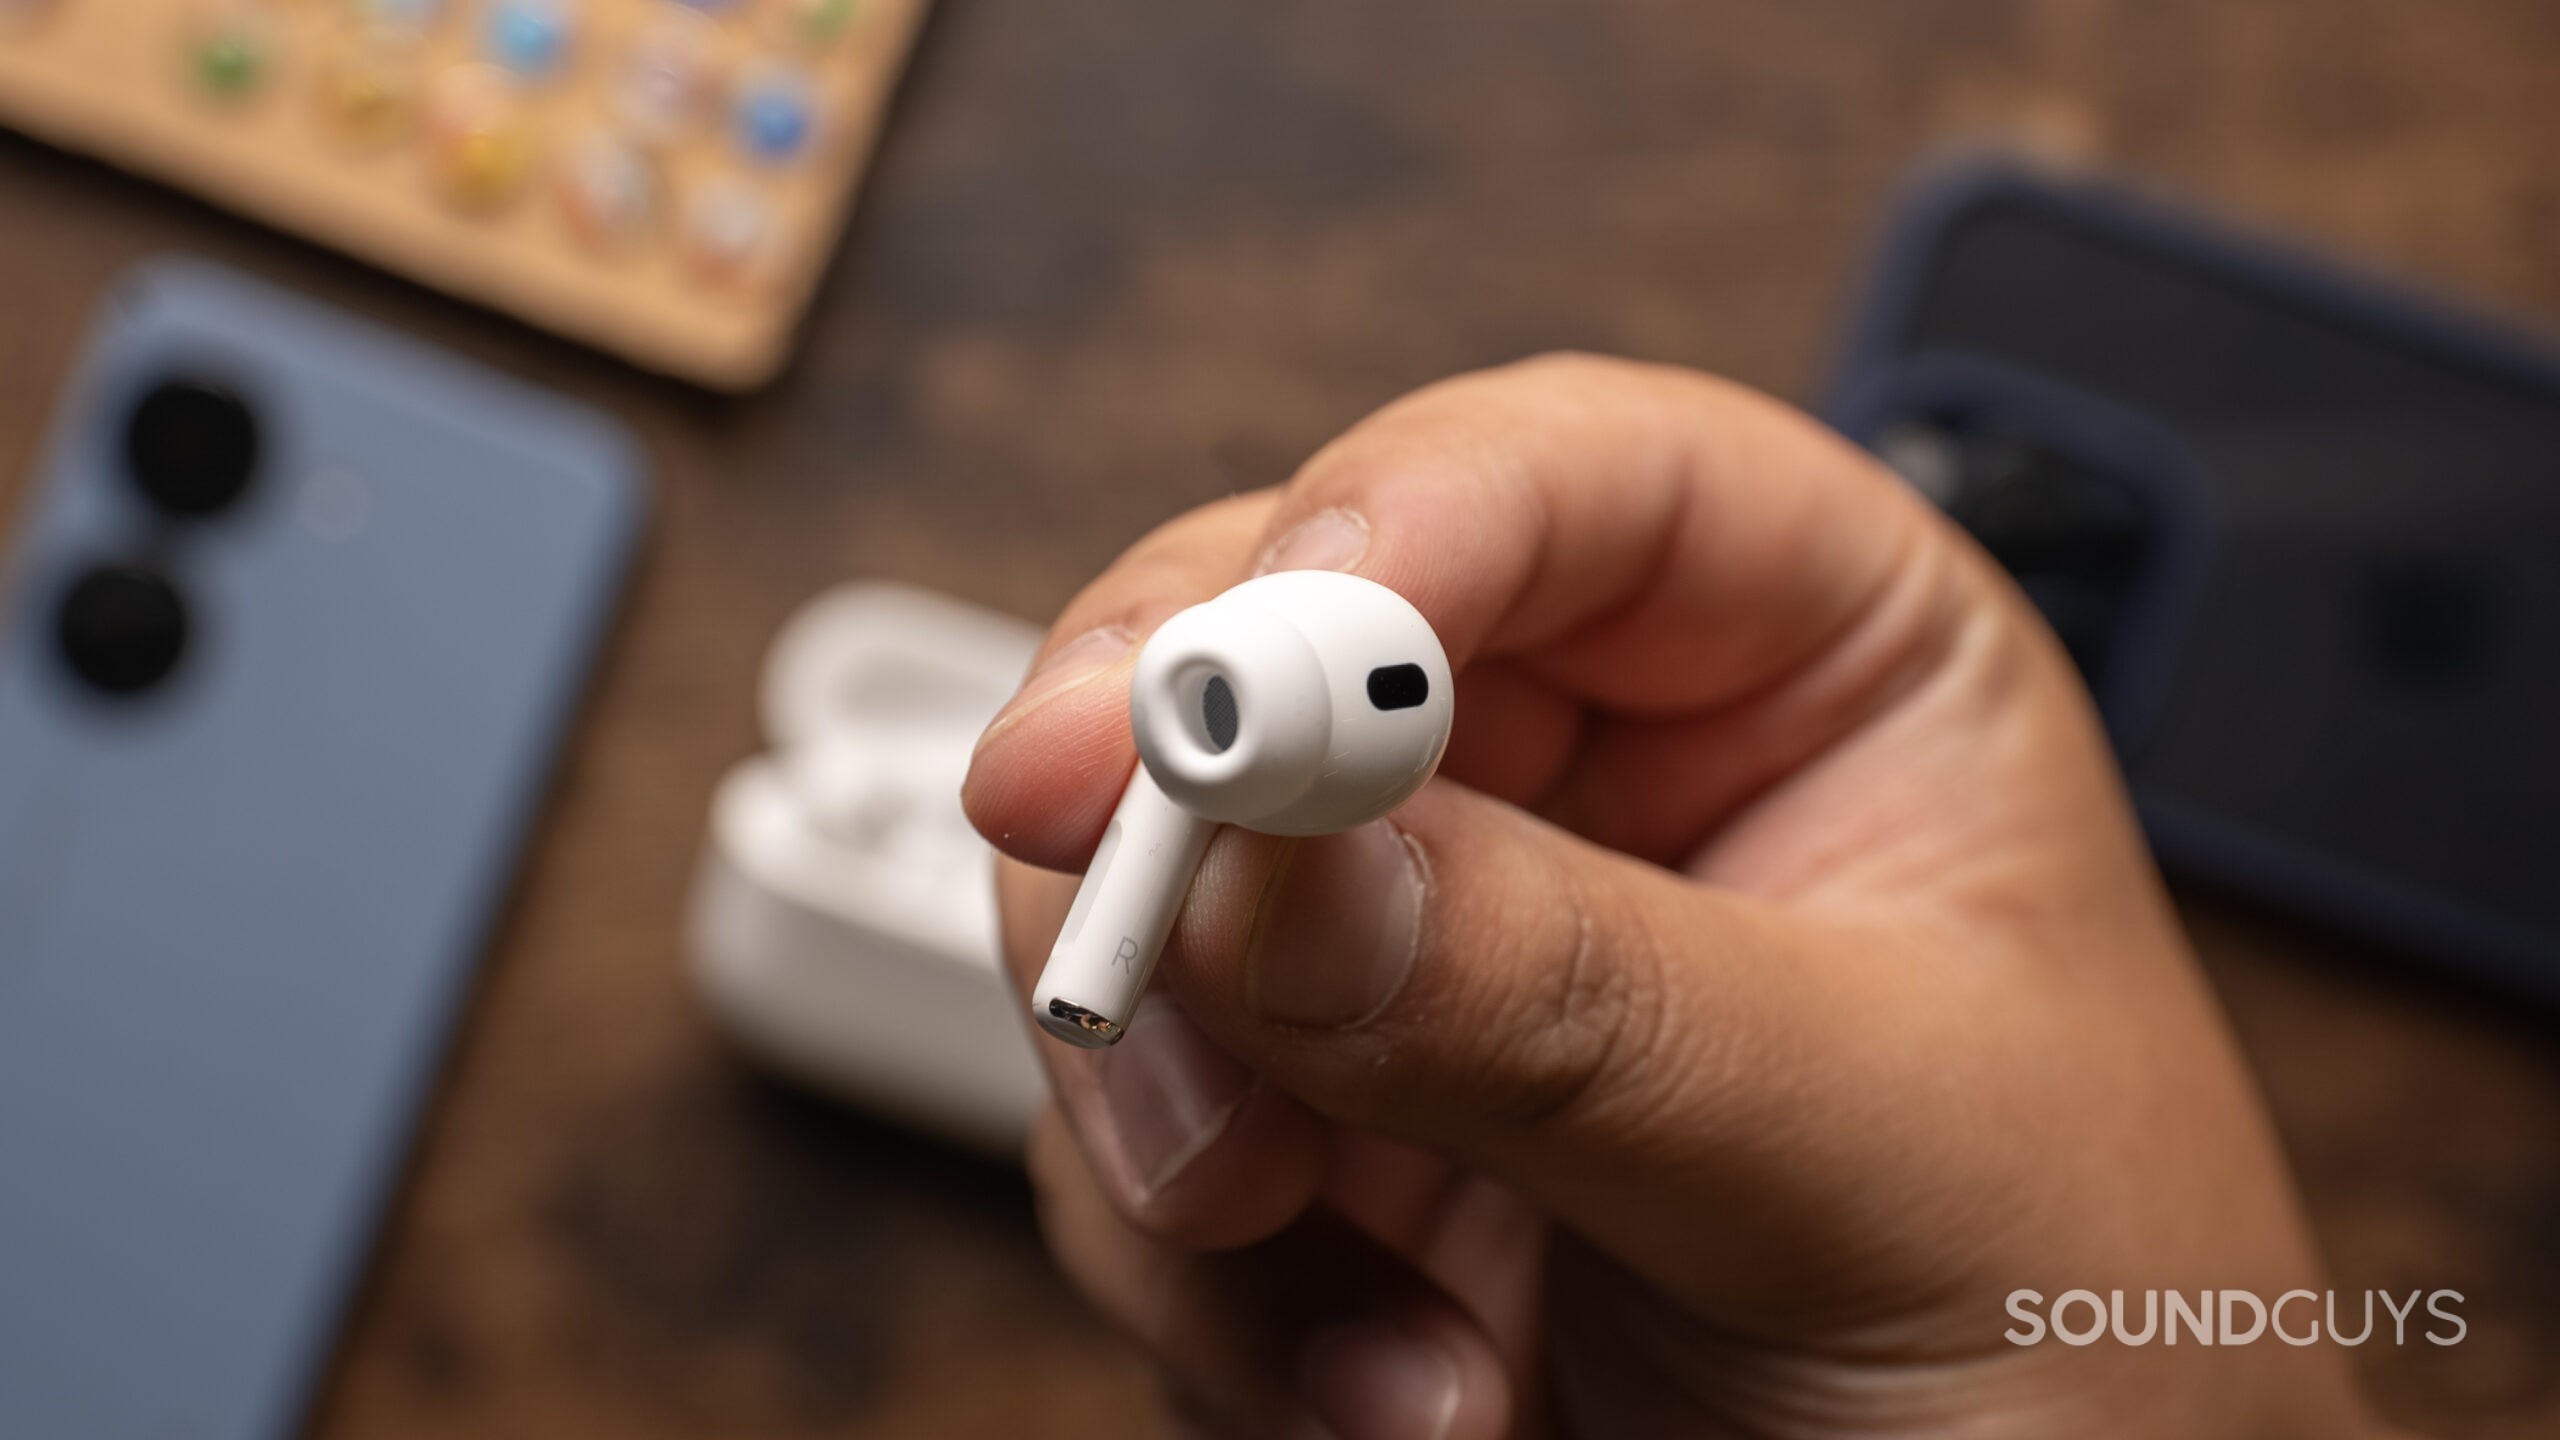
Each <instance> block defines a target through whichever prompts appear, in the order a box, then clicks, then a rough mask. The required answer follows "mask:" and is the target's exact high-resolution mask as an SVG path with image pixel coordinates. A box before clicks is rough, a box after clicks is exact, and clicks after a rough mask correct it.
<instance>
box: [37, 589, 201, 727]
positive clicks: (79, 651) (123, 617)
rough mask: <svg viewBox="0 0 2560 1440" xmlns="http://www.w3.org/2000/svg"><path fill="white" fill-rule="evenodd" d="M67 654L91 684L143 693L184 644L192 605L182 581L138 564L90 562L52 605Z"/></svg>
mask: <svg viewBox="0 0 2560 1440" xmlns="http://www.w3.org/2000/svg"><path fill="white" fill-rule="evenodd" d="M53 630H54V642H55V643H56V644H57V645H58V646H59V647H60V648H61V652H62V662H63V664H65V665H67V666H69V667H70V669H71V673H72V674H74V675H76V676H78V677H79V678H80V680H81V682H82V683H83V684H86V685H87V686H89V688H91V689H93V690H97V691H101V692H103V693H105V694H108V695H118V696H123V695H139V694H141V693H142V692H143V691H146V690H149V689H150V688H152V687H153V686H155V685H157V684H159V683H160V682H161V681H162V680H165V679H167V678H168V676H169V672H171V671H172V670H175V669H176V668H177V666H178V657H179V656H180V655H182V654H184V653H185V651H186V648H187V605H186V601H185V600H184V599H183V598H182V597H181V596H180V595H179V594H178V588H177V587H176V586H174V585H172V584H170V583H169V581H168V578H167V577H166V576H163V575H162V574H160V572H158V571H156V570H152V569H149V568H147V567H145V566H141V565H132V564H119V563H106V564H99V565H93V566H91V567H89V569H88V570H87V571H85V572H83V573H82V574H81V576H80V577H79V578H78V579H76V580H74V581H72V582H71V586H70V588H69V589H67V590H65V591H64V592H63V594H62V602H61V605H60V607H59V608H58V609H56V611H55V612H54V627H53Z"/></svg>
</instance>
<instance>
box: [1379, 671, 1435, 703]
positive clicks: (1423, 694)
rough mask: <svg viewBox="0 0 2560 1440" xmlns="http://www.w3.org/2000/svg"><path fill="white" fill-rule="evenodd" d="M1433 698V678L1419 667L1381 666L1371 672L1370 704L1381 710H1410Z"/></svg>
mask: <svg viewBox="0 0 2560 1440" xmlns="http://www.w3.org/2000/svg"><path fill="white" fill-rule="evenodd" d="M1430 698H1431V677H1430V676H1428V675H1425V674H1423V673H1422V667H1421V666H1419V665H1381V666H1379V667H1378V668H1377V669H1375V670H1372V671H1370V672H1369V703H1370V704H1372V705H1375V706H1377V707H1378V708H1379V709H1381V710H1410V709H1412V708H1413V707H1414V706H1416V705H1419V704H1421V703H1422V702H1423V701H1425V700H1428V699H1430Z"/></svg>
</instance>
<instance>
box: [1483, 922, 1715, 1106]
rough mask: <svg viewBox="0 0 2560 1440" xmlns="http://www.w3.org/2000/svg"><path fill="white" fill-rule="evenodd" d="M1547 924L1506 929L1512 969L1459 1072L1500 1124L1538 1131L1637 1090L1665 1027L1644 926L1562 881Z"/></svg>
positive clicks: (1656, 966) (1657, 972) (1654, 955)
mask: <svg viewBox="0 0 2560 1440" xmlns="http://www.w3.org/2000/svg"><path fill="white" fill-rule="evenodd" d="M1558 894H1559V896H1560V897H1561V898H1560V899H1559V900H1557V901H1555V902H1554V903H1552V904H1551V907H1550V908H1551V914H1550V916H1549V917H1548V918H1547V920H1546V922H1545V923H1543V924H1537V925H1528V926H1513V927H1508V928H1509V929H1510V930H1511V931H1512V933H1514V934H1518V935H1521V936H1522V937H1523V939H1522V941H1521V953H1518V954H1515V955H1514V956H1512V957H1509V958H1510V961H1511V963H1509V964H1507V965H1505V966H1503V967H1502V973H1505V974H1508V975H1510V976H1511V977H1513V979H1512V981H1511V983H1510V984H1508V985H1505V986H1502V987H1498V988H1497V990H1496V992H1495V993H1494V994H1493V995H1491V996H1490V997H1488V1001H1487V1013H1485V1014H1484V1015H1482V1016H1481V1017H1479V1018H1478V1020H1477V1021H1476V1024H1477V1026H1478V1028H1479V1030H1480V1033H1481V1034H1482V1035H1483V1036H1484V1037H1486V1040H1487V1042H1488V1043H1485V1044H1483V1045H1480V1046H1477V1047H1473V1050H1472V1053H1475V1054H1476V1055H1477V1056H1478V1057H1479V1058H1478V1059H1477V1060H1476V1062H1475V1063H1474V1064H1473V1065H1472V1066H1470V1067H1468V1072H1469V1073H1464V1074H1460V1075H1458V1076H1455V1077H1453V1078H1454V1079H1455V1081H1456V1082H1457V1083H1458V1084H1459V1085H1461V1086H1463V1087H1464V1088H1465V1089H1466V1091H1467V1092H1468V1093H1469V1094H1471V1095H1472V1096H1473V1097H1475V1099H1474V1105H1473V1108H1474V1110H1475V1111H1476V1112H1477V1113H1478V1114H1479V1115H1481V1116H1483V1117H1484V1119H1485V1120H1486V1121H1488V1122H1490V1123H1492V1124H1494V1125H1497V1126H1500V1127H1503V1128H1506V1129H1511V1130H1534V1129H1539V1128H1544V1127H1548V1126H1553V1125H1558V1124H1565V1123H1574V1122H1577V1121H1579V1120H1580V1119H1581V1118H1582V1117H1583V1116H1584V1115H1585V1114H1586V1112H1588V1111H1589V1110H1590V1109H1592V1108H1593V1107H1594V1106H1596V1105H1599V1104H1602V1103H1606V1102H1608V1101H1610V1100H1611V1099H1613V1098H1615V1097H1619V1096H1622V1095H1625V1094H1627V1093H1629V1092H1630V1091H1631V1090H1632V1089H1634V1088H1636V1082H1637V1080H1638V1078H1639V1077H1641V1076H1643V1075H1645V1074H1646V1073H1647V1072H1648V1069H1649V1067H1650V1066H1651V1064H1652V1063H1653V1056H1654V1054H1655V1052H1656V1050H1657V1049H1658V1047H1659V1044H1660V1038H1661V1035H1662V1031H1663V1012H1664V1004H1663V996H1662V982H1661V976H1662V965H1661V962H1660V958H1659V955H1658V952H1657V951H1656V950H1655V949H1654V947H1653V946H1652V945H1651V944H1650V943H1649V942H1648V941H1647V940H1646V939H1645V938H1644V937H1643V932H1642V931H1641V929H1639V928H1636V927H1630V926H1626V925H1619V924H1604V923H1602V920H1601V917H1599V916H1597V915H1595V914H1594V912H1593V909H1592V906H1591V902H1590V900H1589V897H1588V896H1587V895H1586V894H1585V893H1583V892H1582V890H1581V889H1580V888H1579V887H1577V886H1575V885H1573V884H1571V883H1569V882H1568V883H1566V884H1565V885H1563V886H1561V887H1560V888H1559V892H1558Z"/></svg>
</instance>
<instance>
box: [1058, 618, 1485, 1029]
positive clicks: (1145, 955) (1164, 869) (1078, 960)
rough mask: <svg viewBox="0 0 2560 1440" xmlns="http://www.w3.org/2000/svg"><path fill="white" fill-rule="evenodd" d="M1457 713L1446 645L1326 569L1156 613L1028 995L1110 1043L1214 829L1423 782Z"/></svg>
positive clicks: (1336, 805) (1352, 822)
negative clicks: (1125, 717)
mask: <svg viewBox="0 0 2560 1440" xmlns="http://www.w3.org/2000/svg"><path fill="white" fill-rule="evenodd" d="M1452 710H1453V701H1452V696H1451V684H1450V675H1449V660H1448V656H1447V655H1446V654H1445V653H1444V652H1443V651H1442V650H1441V648H1440V640H1439V637H1438V636H1437V635H1434V634H1433V633H1432V630H1431V626H1430V623H1429V622H1428V621H1426V620H1424V619H1423V618H1422V615H1421V612H1419V611H1417V610H1415V609H1414V608H1413V606H1412V605H1411V604H1410V603H1408V602H1407V601H1406V600H1405V599H1404V597H1402V596H1400V595H1398V594H1396V593H1395V592H1394V591H1392V590H1389V589H1387V588H1386V587H1385V586H1383V585H1379V584H1377V583H1376V582H1374V581H1370V580H1363V579H1361V578H1359V577H1357V576H1353V575H1344V574H1340V573H1338V572H1335V571H1329V570H1291V571H1283V572H1281V573H1279V574H1276V575H1266V576H1263V577H1261V578H1259V579H1255V580H1248V581H1246V582H1245V583H1244V584H1242V585H1238V586H1237V587H1235V588H1234V589H1232V590H1229V591H1227V592H1226V593H1225V594H1222V595H1220V596H1218V597H1217V598H1216V599H1214V600H1211V601H1208V602H1207V603H1205V604H1201V605H1195V606H1193V607H1191V608H1190V609H1188V610H1184V611H1182V612H1181V613H1179V614H1177V615H1175V616H1174V617H1173V618H1171V619H1169V620H1167V621H1166V622H1165V623H1164V624H1163V626H1161V627H1160V628H1159V629H1158V630H1157V631H1156V633H1155V634H1154V635H1153V636H1152V637H1150V638H1149V639H1148V641H1147V643H1146V645H1145V647H1144V648H1143V649H1141V650H1140V651H1139V653H1138V661H1137V666H1136V670H1135V673H1134V674H1133V676H1132V678H1131V680H1130V686H1129V720H1130V726H1131V729H1132V730H1133V732H1134V733H1135V735H1136V738H1137V744H1138V756H1139V759H1140V761H1141V764H1140V766H1139V768H1138V770H1137V772H1136V773H1135V774H1134V775H1132V776H1131V777H1130V780H1129V785H1128V788H1127V790H1126V791H1125V792H1124V793H1123V795H1122V797H1121V801H1120V807H1119V809H1118V810H1117V811H1116V812H1114V814H1113V816H1112V818H1111V823H1110V825H1109V827H1108V828H1107V829H1106V830H1105V831H1104V833H1103V838H1102V843H1101V846H1100V847H1099V848H1098V849H1097V850H1096V851H1095V854H1094V859H1093V863H1092V865H1091V866H1090V867H1088V868H1087V870H1086V871H1085V880H1084V884H1083V886H1082V888H1080V889H1079V890H1078V891H1077V892H1076V899H1075V907H1074V909H1073V910H1071V911H1070V912H1069V913H1068V916H1067V920H1066V923H1065V925H1064V926H1062V927H1061V929H1060V930H1059V934H1058V939H1057V943H1056V944H1055V946H1054V947H1053V948H1052V949H1051V950H1050V952H1049V962H1048V965H1047V967H1046V968H1045V969H1044V970H1043V971H1042V972H1041V976H1040V981H1039V984H1038V987H1037V988H1036V989H1035V990H1034V992H1033V995H1032V1018H1033V1019H1034V1020H1035V1021H1036V1022H1038V1023H1039V1025H1040V1026H1041V1027H1042V1028H1043V1029H1046V1030H1047V1031H1048V1032H1049V1033H1050V1034H1052V1035H1056V1036H1058V1037H1059V1038H1060V1039H1063V1040H1066V1041H1069V1042H1071V1043H1073V1044H1077V1045H1084V1046H1102V1045H1108V1044H1111V1043H1113V1042H1114V1041H1116V1040H1118V1039H1119V1038H1120V1036H1121V1034H1122V1033H1123V1032H1124V1029H1125V1027H1126V1025H1127V1024H1128V1021H1129V1019H1130V1017H1131V1015H1132V1014H1133V1013H1134V1012H1135V1010H1136V1008H1137V1001H1138V997H1139V995H1140V994H1141V993H1142V992H1144V990H1145V989H1146V985H1147V980H1148V978H1149V976H1150V975H1151V974H1152V973H1153V971H1154V968H1155V961H1156V957H1157V955H1158V954H1159V953H1161V951H1162V950H1163V948H1164V942H1165V937H1166V936H1167V934H1168V933H1169V932H1170V931H1171V929H1172V926H1173V921H1174V917H1175V916H1176V915H1177V914H1179V913H1180V910H1181V907H1182V899H1183V896H1184V894H1185V893H1186V892H1187V891H1188V890H1189V889H1190V887H1191V879H1192V875H1193V872H1194V871H1195V870H1197V869H1198V867H1199V863H1200V856H1201V853H1202V851H1203V850H1205V849H1206V848H1207V845H1208V841H1209V835H1210V832H1211V831H1212V830H1214V829H1215V828H1216V827H1217V826H1218V825H1219V824H1221V823H1224V824H1232V825H1241V826H1243V827H1245V828H1247V829H1250V830H1259V831H1262V832H1264V833H1266V834H1272V835H1325V834H1331V833H1333V832H1336V831H1340V830H1348V829H1350V828H1352V827H1353V826H1356V825H1363V824H1366V823H1368V822H1369V821H1372V820H1375V819H1377V818H1379V817H1380V816H1383V815H1385V814H1386V813H1387V812H1388V811H1390V810H1393V809H1394V808H1395V807H1396V806H1398V805H1400V804H1402V803H1404V801H1405V800H1406V799H1407V798H1408V797H1410V796H1411V795H1412V794H1413V792H1414V791H1416V790H1418V789H1420V788H1422V785H1423V782H1424V781H1426V780H1428V779H1430V778H1431V772H1432V771H1433V770H1434V769H1436V768H1437V767H1438V765H1439V763H1440V756H1441V752H1442V751H1443V750H1444V749H1446V748H1447V745H1448V740H1449V722H1450V717H1451V714H1452Z"/></svg>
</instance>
